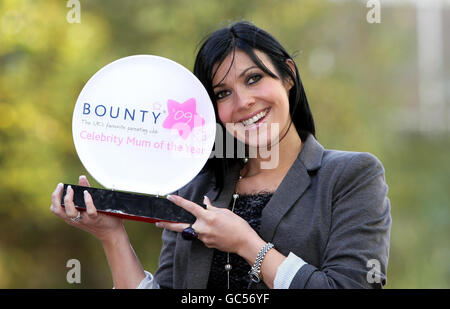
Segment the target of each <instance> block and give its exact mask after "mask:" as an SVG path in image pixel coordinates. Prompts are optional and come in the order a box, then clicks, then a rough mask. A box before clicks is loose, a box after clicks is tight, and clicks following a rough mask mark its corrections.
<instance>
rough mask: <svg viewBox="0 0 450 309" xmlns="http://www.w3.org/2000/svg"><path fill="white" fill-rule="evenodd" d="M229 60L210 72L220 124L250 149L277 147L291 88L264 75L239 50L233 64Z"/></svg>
mask: <svg viewBox="0 0 450 309" xmlns="http://www.w3.org/2000/svg"><path fill="white" fill-rule="evenodd" d="M255 53H256V55H257V57H258V58H259V59H260V60H261V61H262V63H264V65H265V66H266V67H267V68H268V69H269V70H270V71H271V72H272V73H274V74H276V75H277V76H278V74H277V71H276V69H275V67H274V66H273V64H272V61H271V60H270V58H269V57H268V56H267V55H266V54H264V53H263V52H260V51H258V50H255ZM232 58H233V54H232V53H230V54H229V55H228V56H227V57H226V58H225V60H224V61H223V62H222V64H221V65H220V67H219V68H218V69H217V65H216V66H215V67H214V68H213V69H214V70H216V69H217V73H216V74H215V76H214V79H213V89H214V95H215V98H216V101H217V107H218V113H219V118H220V121H221V122H222V123H223V124H224V126H225V127H226V128H227V131H228V132H229V133H230V134H232V135H233V136H235V137H236V138H237V139H238V140H240V141H241V142H244V143H245V144H247V145H249V146H251V147H265V146H268V145H271V144H272V143H277V142H278V139H279V137H280V133H281V132H286V129H287V127H288V126H289V122H290V115H289V89H290V88H291V84H290V83H287V82H283V81H282V79H281V78H280V79H275V78H272V77H271V76H269V75H268V74H266V73H265V72H264V71H263V70H261V69H260V68H259V67H258V66H257V65H256V64H255V63H254V62H253V61H252V60H251V58H250V57H249V56H248V55H247V54H246V53H245V52H243V51H241V50H239V49H237V50H236V52H235V56H234V61H233V59H232ZM232 62H233V64H232ZM231 64H232V65H231ZM230 66H231V67H230Z"/></svg>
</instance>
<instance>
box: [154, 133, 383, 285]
mask: <svg viewBox="0 0 450 309" xmlns="http://www.w3.org/2000/svg"><path fill="white" fill-rule="evenodd" d="M241 168H242V164H236V165H235V166H233V167H230V169H229V171H228V173H227V175H226V181H225V182H224V183H225V186H224V188H223V190H222V192H221V193H220V194H219V193H218V190H217V189H215V188H214V177H213V175H212V172H210V171H206V172H204V173H201V174H199V175H197V177H196V178H194V180H193V181H191V182H190V183H189V184H188V185H186V186H185V187H183V188H182V189H180V190H179V192H177V193H178V194H179V195H181V196H183V197H185V198H187V199H189V200H191V201H194V202H196V203H198V204H202V201H203V196H204V195H207V196H208V197H209V198H210V199H211V201H212V204H213V205H214V206H216V207H228V206H229V204H230V201H231V198H232V194H233V191H234V188H235V184H236V181H237V180H238V176H239V171H240V169H241ZM387 192H388V187H387V185H386V183H385V177H384V168H383V166H382V164H381V163H380V161H379V160H378V159H377V158H376V157H374V156H373V155H371V154H369V153H360V152H345V151H338V150H326V149H324V148H323V147H322V146H321V145H320V144H319V143H318V142H317V140H316V139H315V138H314V137H313V136H312V135H309V137H308V138H307V140H306V142H305V144H304V146H303V149H302V151H301V152H300V154H299V155H298V157H297V159H296V160H295V162H294V164H293V165H292V167H291V168H290V169H289V171H288V173H287V174H286V176H285V177H284V179H283V181H282V182H281V183H280V185H279V187H278V189H277V190H276V191H275V193H274V194H273V196H272V198H271V200H270V201H269V202H268V203H267V205H266V206H265V208H264V210H263V212H262V218H261V227H260V232H259V234H260V236H261V238H263V239H264V240H265V241H268V242H272V243H273V244H274V245H275V248H276V249H277V250H278V251H279V252H281V253H282V254H284V255H285V256H287V255H288V254H289V253H290V252H292V253H294V254H295V255H297V256H298V257H300V258H302V259H303V260H304V261H305V262H306V263H307V264H305V265H303V266H302V267H301V268H300V269H299V270H298V271H297V273H296V275H295V277H294V279H293V280H292V282H291V285H290V288H294V289H302V288H381V287H382V286H383V285H385V284H386V272H387V264H388V257H389V242H390V228H391V214H390V203H389V199H388V198H387ZM162 239H163V247H162V251H161V255H160V259H159V267H158V269H157V271H156V272H155V279H156V281H157V282H158V283H159V284H160V285H161V286H162V287H169V288H206V286H207V282H208V277H209V271H210V268H211V261H212V257H213V249H210V248H207V247H206V246H205V245H204V244H203V243H202V242H201V241H199V240H195V241H186V240H184V239H183V238H182V237H181V233H176V232H171V231H168V230H164V231H163V235H162ZM255 287H256V288H267V287H266V286H265V284H264V283H262V282H261V283H259V284H258V285H256V286H255ZM225 288H226V287H224V289H225Z"/></svg>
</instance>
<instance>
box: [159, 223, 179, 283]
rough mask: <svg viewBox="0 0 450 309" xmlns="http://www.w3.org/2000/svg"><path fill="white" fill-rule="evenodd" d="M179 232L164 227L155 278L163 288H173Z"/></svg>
mask: <svg viewBox="0 0 450 309" xmlns="http://www.w3.org/2000/svg"><path fill="white" fill-rule="evenodd" d="M176 234H177V233H176V232H173V231H169V230H166V229H164V230H163V232H162V242H163V244H162V249H161V254H160V256H159V265H158V269H157V270H156V272H155V276H154V277H155V280H156V282H157V283H158V284H159V286H160V287H161V288H173V261H174V258H173V257H174V251H175V243H176V238H177V235H176Z"/></svg>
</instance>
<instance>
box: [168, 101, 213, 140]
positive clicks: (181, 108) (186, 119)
mask: <svg viewBox="0 0 450 309" xmlns="http://www.w3.org/2000/svg"><path fill="white" fill-rule="evenodd" d="M167 110H168V112H169V114H168V115H167V117H166V119H165V120H164V123H163V128H166V129H176V130H178V134H179V135H180V136H181V137H182V138H183V139H187V138H188V137H189V135H190V134H191V132H192V130H193V129H194V128H195V127H201V126H203V125H204V124H205V119H203V118H202V117H201V116H200V115H199V114H197V111H196V103H195V99H194V98H191V99H189V100H187V101H185V102H184V103H178V102H177V101H174V100H168V101H167Z"/></svg>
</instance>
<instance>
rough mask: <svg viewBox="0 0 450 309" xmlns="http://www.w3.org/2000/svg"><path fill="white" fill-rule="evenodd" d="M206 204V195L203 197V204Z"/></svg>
mask: <svg viewBox="0 0 450 309" xmlns="http://www.w3.org/2000/svg"><path fill="white" fill-rule="evenodd" d="M206 203H208V197H207V196H206V195H203V204H206Z"/></svg>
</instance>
